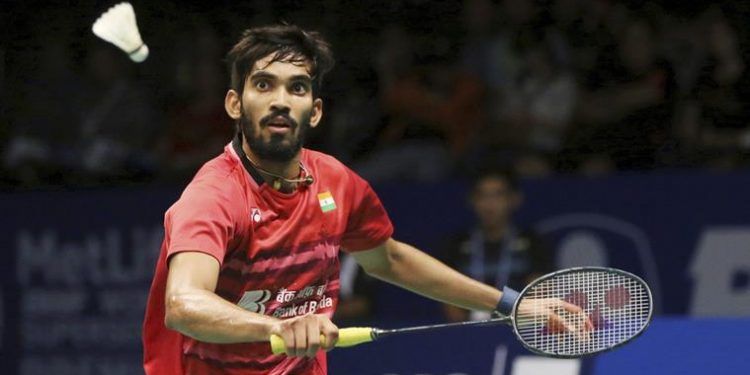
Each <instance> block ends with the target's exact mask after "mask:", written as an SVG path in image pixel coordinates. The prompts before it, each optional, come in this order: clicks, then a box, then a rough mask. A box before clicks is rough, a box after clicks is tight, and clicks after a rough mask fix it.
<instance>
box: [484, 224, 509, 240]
mask: <svg viewBox="0 0 750 375" xmlns="http://www.w3.org/2000/svg"><path fill="white" fill-rule="evenodd" d="M508 229H509V225H508V223H507V222H502V223H497V224H490V225H483V226H482V227H481V230H482V235H483V236H484V238H485V240H487V241H500V240H502V239H503V237H505V236H506V235H507V234H508Z"/></svg>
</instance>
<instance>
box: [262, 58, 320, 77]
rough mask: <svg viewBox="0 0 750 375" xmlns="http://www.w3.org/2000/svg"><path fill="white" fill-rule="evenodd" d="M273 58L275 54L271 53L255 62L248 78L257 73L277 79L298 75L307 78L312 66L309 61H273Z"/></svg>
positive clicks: (290, 59)
mask: <svg viewBox="0 0 750 375" xmlns="http://www.w3.org/2000/svg"><path fill="white" fill-rule="evenodd" d="M275 57H276V54H275V53H272V54H269V55H267V56H265V57H263V58H261V59H259V60H258V61H256V62H255V64H254V65H253V68H252V69H250V76H252V75H253V74H254V73H257V72H264V73H269V74H272V75H275V76H278V77H289V76H299V75H306V76H308V77H309V76H310V72H311V71H312V65H311V64H310V62H309V61H307V60H305V61H304V62H299V61H292V60H296V59H293V58H286V59H283V60H276V61H274V58H275Z"/></svg>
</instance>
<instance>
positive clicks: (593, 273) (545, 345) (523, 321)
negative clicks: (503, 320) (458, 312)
mask: <svg viewBox="0 0 750 375" xmlns="http://www.w3.org/2000/svg"><path fill="white" fill-rule="evenodd" d="M527 299H533V300H539V301H548V303H539V301H536V303H533V304H532V306H533V309H532V311H531V312H530V313H529V312H528V311H525V312H524V313H518V314H517V315H516V328H517V332H518V335H519V338H520V339H521V340H522V341H523V342H524V343H525V344H526V345H527V346H528V347H529V348H531V349H532V350H535V351H538V352H541V353H542V354H549V355H556V356H579V355H584V354H589V353H594V352H598V351H602V350H606V349H608V348H611V347H614V346H616V345H618V344H620V343H623V342H625V341H627V340H629V339H630V338H632V337H634V336H636V335H638V333H640V332H641V331H642V330H643V328H645V326H646V325H647V324H648V322H649V319H650V316H651V305H652V304H651V295H650V293H649V292H648V289H647V286H645V284H643V283H642V282H641V281H640V280H637V279H634V278H632V277H629V276H628V275H624V274H620V273H613V272H608V271H605V270H584V271H577V272H570V273H564V274H560V275H557V276H555V277H551V278H549V279H546V280H543V281H542V282H540V283H538V284H536V285H534V286H532V287H530V288H529V289H528V290H527V291H526V292H525V293H524V296H523V300H527ZM559 300H563V301H566V302H568V303H571V304H574V305H576V306H578V307H580V308H581V309H582V310H583V312H582V313H580V312H572V311H569V310H567V309H565V308H563V306H561V305H560V303H559ZM522 303H524V302H523V301H522ZM549 311H552V312H554V313H555V314H557V315H558V316H559V317H560V318H561V320H562V322H563V324H562V325H561V324H559V322H554V321H551V320H550V319H549ZM587 321H588V322H589V323H587ZM587 324H590V326H587Z"/></svg>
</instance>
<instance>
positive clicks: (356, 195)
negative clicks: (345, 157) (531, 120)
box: [341, 171, 393, 251]
mask: <svg viewBox="0 0 750 375" xmlns="http://www.w3.org/2000/svg"><path fill="white" fill-rule="evenodd" d="M348 172H349V173H350V175H351V177H352V179H351V185H350V186H349V192H350V195H349V196H350V199H351V200H350V202H351V203H350V204H351V207H352V209H351V211H350V213H349V218H348V220H347V225H346V231H345V232H344V235H343V238H342V239H341V247H342V248H343V249H344V250H345V251H361V250H369V249H372V248H374V247H377V246H380V245H382V244H383V243H384V242H385V241H386V240H387V239H389V238H390V237H391V236H393V224H392V223H391V219H390V218H389V217H388V213H387V212H386V211H385V208H384V207H383V204H382V203H381V202H380V198H378V196H377V194H375V191H373V190H372V188H371V187H370V184H369V183H367V181H365V180H364V179H362V178H361V177H359V176H357V175H356V174H355V173H354V172H352V171H348Z"/></svg>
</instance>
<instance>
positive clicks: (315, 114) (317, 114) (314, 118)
mask: <svg viewBox="0 0 750 375" xmlns="http://www.w3.org/2000/svg"><path fill="white" fill-rule="evenodd" d="M321 118H323V99H321V98H317V99H315V100H313V106H312V114H311V115H310V126H311V127H313V128H314V127H316V126H318V124H319V123H320V119H321Z"/></svg>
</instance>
